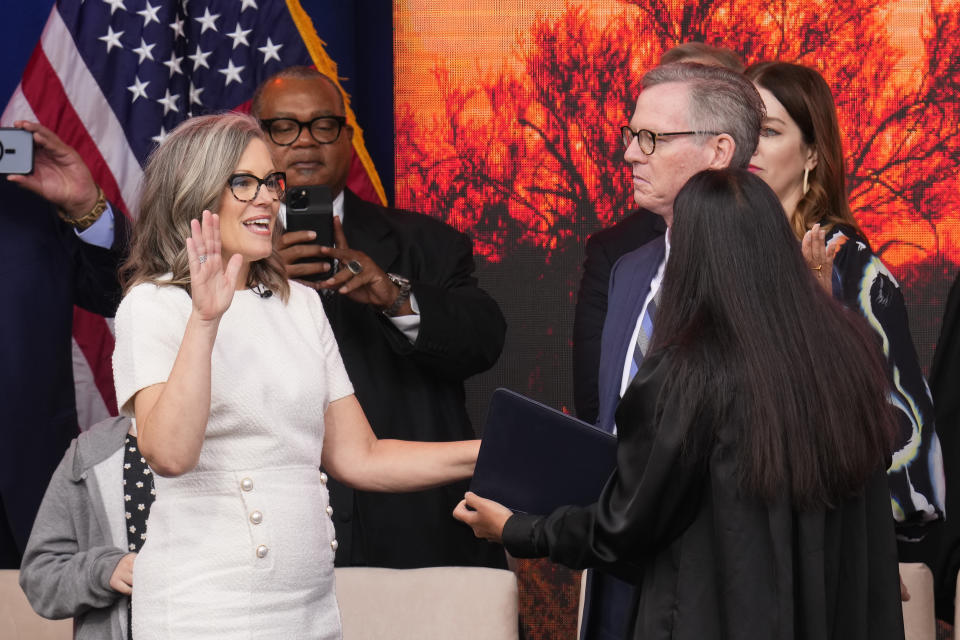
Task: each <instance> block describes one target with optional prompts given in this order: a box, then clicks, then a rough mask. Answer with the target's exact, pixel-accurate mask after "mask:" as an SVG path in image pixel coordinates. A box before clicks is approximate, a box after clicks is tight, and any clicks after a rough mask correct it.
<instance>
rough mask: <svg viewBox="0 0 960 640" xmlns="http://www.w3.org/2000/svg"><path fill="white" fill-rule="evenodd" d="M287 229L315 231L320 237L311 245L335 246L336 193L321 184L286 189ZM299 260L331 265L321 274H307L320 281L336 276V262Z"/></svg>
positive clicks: (310, 278)
mask: <svg viewBox="0 0 960 640" xmlns="http://www.w3.org/2000/svg"><path fill="white" fill-rule="evenodd" d="M286 226H287V231H308V230H309V231H315V232H316V234H317V238H316V239H315V240H313V242H312V243H311V244H318V245H320V246H323V247H332V246H333V194H332V193H330V187H328V186H326V185H322V184H318V185H309V186H305V187H289V188H288V189H287V225H286ZM297 262H326V263H327V264H328V265H329V266H330V268H329V269H327V270H326V271H324V272H322V273H318V274H315V275H312V276H306V278H305V279H306V280H312V281H314V282H317V281H319V280H326V279H327V278H329V277H330V276H332V275H333V263H332V261H330V260H323V259H320V258H304V259H302V260H298V261H297Z"/></svg>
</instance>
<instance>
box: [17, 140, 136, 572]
mask: <svg viewBox="0 0 960 640" xmlns="http://www.w3.org/2000/svg"><path fill="white" fill-rule="evenodd" d="M14 126H16V127H19V128H22V129H25V130H26V131H29V132H30V133H31V134H33V139H34V149H35V158H34V165H33V172H32V173H31V174H29V175H22V176H20V175H11V176H0V203H2V204H0V221H2V222H3V226H4V232H3V233H2V234H0V269H2V272H3V273H4V275H5V276H6V277H5V279H4V285H5V290H6V291H5V296H4V300H5V302H4V311H3V312H2V313H0V334H2V335H3V339H4V347H3V349H2V350H0V388H2V389H3V391H4V398H5V399H4V401H3V404H2V411H3V417H2V419H0V443H2V444H0V569H16V568H19V566H20V557H21V554H22V553H23V550H24V548H25V547H26V544H27V538H28V537H29V535H30V529H31V527H32V526H33V520H34V517H35V516H36V513H37V509H38V508H39V507H40V501H41V500H42V498H43V494H44V491H46V488H47V483H48V482H49V481H50V476H51V475H53V471H54V469H56V468H57V464H58V463H59V462H60V459H61V458H62V457H63V452H64V451H66V450H67V446H68V445H69V444H70V440H71V439H73V438H75V437H76V436H77V433H78V425H77V408H76V401H75V396H74V387H73V359H72V350H71V342H70V340H71V338H70V335H71V330H72V325H73V307H74V305H79V306H81V307H83V308H84V309H87V310H88V311H92V312H94V313H98V314H101V315H104V316H108V317H110V316H113V313H114V311H116V308H117V304H119V302H120V283H119V282H118V279H117V270H118V268H119V265H120V263H121V262H122V261H123V260H124V259H125V257H126V255H127V236H128V234H129V223H128V222H127V219H126V217H125V216H124V215H123V214H122V213H121V212H119V211H117V212H114V211H113V209H112V208H111V206H110V204H109V203H108V202H107V201H106V199H105V198H104V195H103V191H102V190H101V189H100V188H99V187H98V186H97V184H96V183H95V182H94V180H93V177H92V175H91V174H90V171H89V170H88V169H87V167H86V165H84V163H83V160H82V159H81V158H80V155H79V154H78V153H77V152H76V151H75V150H73V149H72V148H70V147H69V146H68V145H67V144H65V143H64V142H63V141H62V140H60V138H59V137H57V135H56V134H55V133H53V132H52V131H51V130H50V129H47V128H46V127H43V126H41V125H39V124H37V123H34V122H27V121H17V122H15V123H14ZM84 426H87V425H84Z"/></svg>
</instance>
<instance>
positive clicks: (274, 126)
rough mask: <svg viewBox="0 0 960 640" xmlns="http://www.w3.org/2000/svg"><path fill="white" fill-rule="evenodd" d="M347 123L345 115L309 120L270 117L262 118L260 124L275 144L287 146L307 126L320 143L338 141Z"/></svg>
mask: <svg viewBox="0 0 960 640" xmlns="http://www.w3.org/2000/svg"><path fill="white" fill-rule="evenodd" d="M345 124H347V119H346V118H345V117H343V116H320V117H319V118H314V119H313V120H310V121H309V122H301V121H300V120H294V119H293V118H270V119H268V120H261V121H260V126H261V127H263V130H264V131H266V132H267V135H269V136H270V139H271V140H273V142H274V144H278V145H280V146H282V147H286V146H288V145H291V144H293V143H294V141H295V140H296V139H297V138H299V137H300V132H301V131H303V128H304V127H306V128H307V130H308V131H310V135H311V136H313V139H314V140H316V141H317V142H318V143H319V144H330V143H331V142H336V140H337V138H339V137H340V130H341V129H343V125H345Z"/></svg>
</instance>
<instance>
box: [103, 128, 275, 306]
mask: <svg viewBox="0 0 960 640" xmlns="http://www.w3.org/2000/svg"><path fill="white" fill-rule="evenodd" d="M254 139H260V140H263V132H262V131H261V130H260V125H259V124H258V123H257V121H256V120H255V119H253V118H251V117H250V116H247V115H243V114H239V113H222V114H215V115H208V116H198V117H196V118H190V119H189V120H185V121H184V122H182V123H181V124H180V125H179V126H178V127H177V128H176V129H174V130H173V131H172V132H170V135H168V136H167V138H166V139H165V140H164V141H163V142H162V143H161V144H160V146H159V147H157V148H156V149H155V150H154V151H153V153H152V154H151V155H150V159H149V160H148V161H147V166H146V168H145V169H144V171H143V187H142V191H141V194H140V206H139V214H138V217H137V221H136V224H135V225H134V230H133V239H132V244H131V248H130V257H129V258H128V259H127V261H126V263H125V264H124V265H123V267H122V268H121V280H122V284H123V287H124V292H127V291H129V290H130V288H131V287H133V286H134V285H137V284H140V283H142V282H152V283H154V284H158V285H172V286H177V287H182V288H183V289H186V290H187V292H188V293H189V291H190V268H189V265H188V262H187V242H186V239H187V238H188V237H190V221H191V220H199V219H200V217H201V215H202V213H203V210H204V209H209V210H210V211H212V212H213V213H217V209H218V207H219V204H220V198H221V197H222V196H223V193H224V189H226V188H227V181H228V179H229V177H230V175H231V174H232V173H233V172H234V170H235V169H236V167H237V163H238V162H240V156H242V155H243V152H244V150H245V149H246V148H247V145H248V144H250V141H251V140H254ZM279 234H280V225H279V224H277V225H275V226H274V250H273V254H272V255H271V256H270V257H269V258H265V259H263V260H257V261H256V262H253V263H251V265H250V273H249V275H248V276H247V285H248V286H257V285H263V286H265V287H268V288H269V289H270V290H271V291H274V292H276V293H277V294H279V295H280V296H281V298H282V299H283V300H286V299H287V298H288V296H289V294H290V285H289V283H288V281H287V276H286V272H285V271H284V268H283V263H282V262H281V261H280V257H279V255H278V254H277V250H276V240H277V237H278V236H279ZM168 273H172V274H173V276H172V277H171V278H167V277H164V276H165V274H168Z"/></svg>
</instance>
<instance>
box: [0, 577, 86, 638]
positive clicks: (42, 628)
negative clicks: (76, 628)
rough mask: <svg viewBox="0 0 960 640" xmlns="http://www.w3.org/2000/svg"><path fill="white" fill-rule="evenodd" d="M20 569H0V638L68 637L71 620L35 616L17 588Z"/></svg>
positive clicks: (18, 586)
mask: <svg viewBox="0 0 960 640" xmlns="http://www.w3.org/2000/svg"><path fill="white" fill-rule="evenodd" d="M19 579H20V572H19V571H17V570H15V569H0V638H3V640H70V638H72V637H73V620H70V619H67V620H47V619H45V618H41V617H40V616H38V615H37V614H36V613H35V612H34V611H33V609H31V608H30V603H29V602H27V596H25V595H24V594H23V591H22V590H21V589H20V583H19V582H18V581H19Z"/></svg>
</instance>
